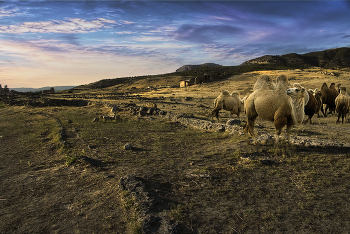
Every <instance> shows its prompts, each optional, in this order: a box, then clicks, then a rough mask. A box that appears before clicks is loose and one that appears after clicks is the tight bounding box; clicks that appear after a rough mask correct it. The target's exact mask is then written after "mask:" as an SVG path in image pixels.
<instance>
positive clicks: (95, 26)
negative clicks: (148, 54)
mask: <svg viewBox="0 0 350 234" xmlns="http://www.w3.org/2000/svg"><path fill="white" fill-rule="evenodd" d="M114 24H117V23H116V22H115V21H114V20H108V19H104V18H98V19H94V20H91V21H88V20H85V19H80V18H70V19H66V20H51V21H38V22H24V23H22V24H18V25H0V33H87V32H95V31H98V30H99V29H101V28H109V27H111V25H114Z"/></svg>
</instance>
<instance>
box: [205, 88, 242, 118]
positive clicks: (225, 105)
mask: <svg viewBox="0 0 350 234" xmlns="http://www.w3.org/2000/svg"><path fill="white" fill-rule="evenodd" d="M243 108H244V106H243V100H241V99H240V97H239V93H238V92H237V91H233V92H232V93H231V94H230V93H229V92H228V91H227V90H224V91H222V92H221V94H220V95H219V96H218V97H217V98H216V99H215V100H214V110H213V111H212V116H214V114H215V116H216V119H217V120H219V111H220V110H226V111H229V112H230V118H231V117H232V115H233V114H236V115H237V117H238V118H239V119H240V117H239V115H240V113H241V112H242V111H243Z"/></svg>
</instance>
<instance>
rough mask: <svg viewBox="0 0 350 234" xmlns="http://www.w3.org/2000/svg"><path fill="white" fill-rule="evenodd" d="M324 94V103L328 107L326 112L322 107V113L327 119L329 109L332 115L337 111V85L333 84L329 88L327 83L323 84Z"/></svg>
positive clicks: (322, 91)
mask: <svg viewBox="0 0 350 234" xmlns="http://www.w3.org/2000/svg"><path fill="white" fill-rule="evenodd" d="M321 93H322V103H323V104H325V105H326V108H325V110H323V105H322V106H321V111H322V113H323V115H324V116H325V117H327V110H328V109H329V111H330V113H332V112H334V111H335V99H336V98H337V96H338V94H339V93H338V91H337V90H336V89H335V83H332V84H331V86H330V87H329V88H328V86H327V84H326V83H323V85H322V87H321Z"/></svg>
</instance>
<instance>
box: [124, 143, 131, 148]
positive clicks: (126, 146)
mask: <svg viewBox="0 0 350 234" xmlns="http://www.w3.org/2000/svg"><path fill="white" fill-rule="evenodd" d="M124 149H125V150H132V146H131V144H130V143H126V144H125V145H124Z"/></svg>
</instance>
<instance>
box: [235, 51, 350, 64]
mask: <svg viewBox="0 0 350 234" xmlns="http://www.w3.org/2000/svg"><path fill="white" fill-rule="evenodd" d="M252 64H269V65H283V66H291V67H322V68H344V67H350V48H348V47H342V48H337V49H329V50H324V51H318V52H310V53H306V54H296V53H291V54H285V55H264V56H261V57H258V58H255V59H251V60H248V61H245V62H244V63H242V64H241V65H240V66H245V65H252Z"/></svg>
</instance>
